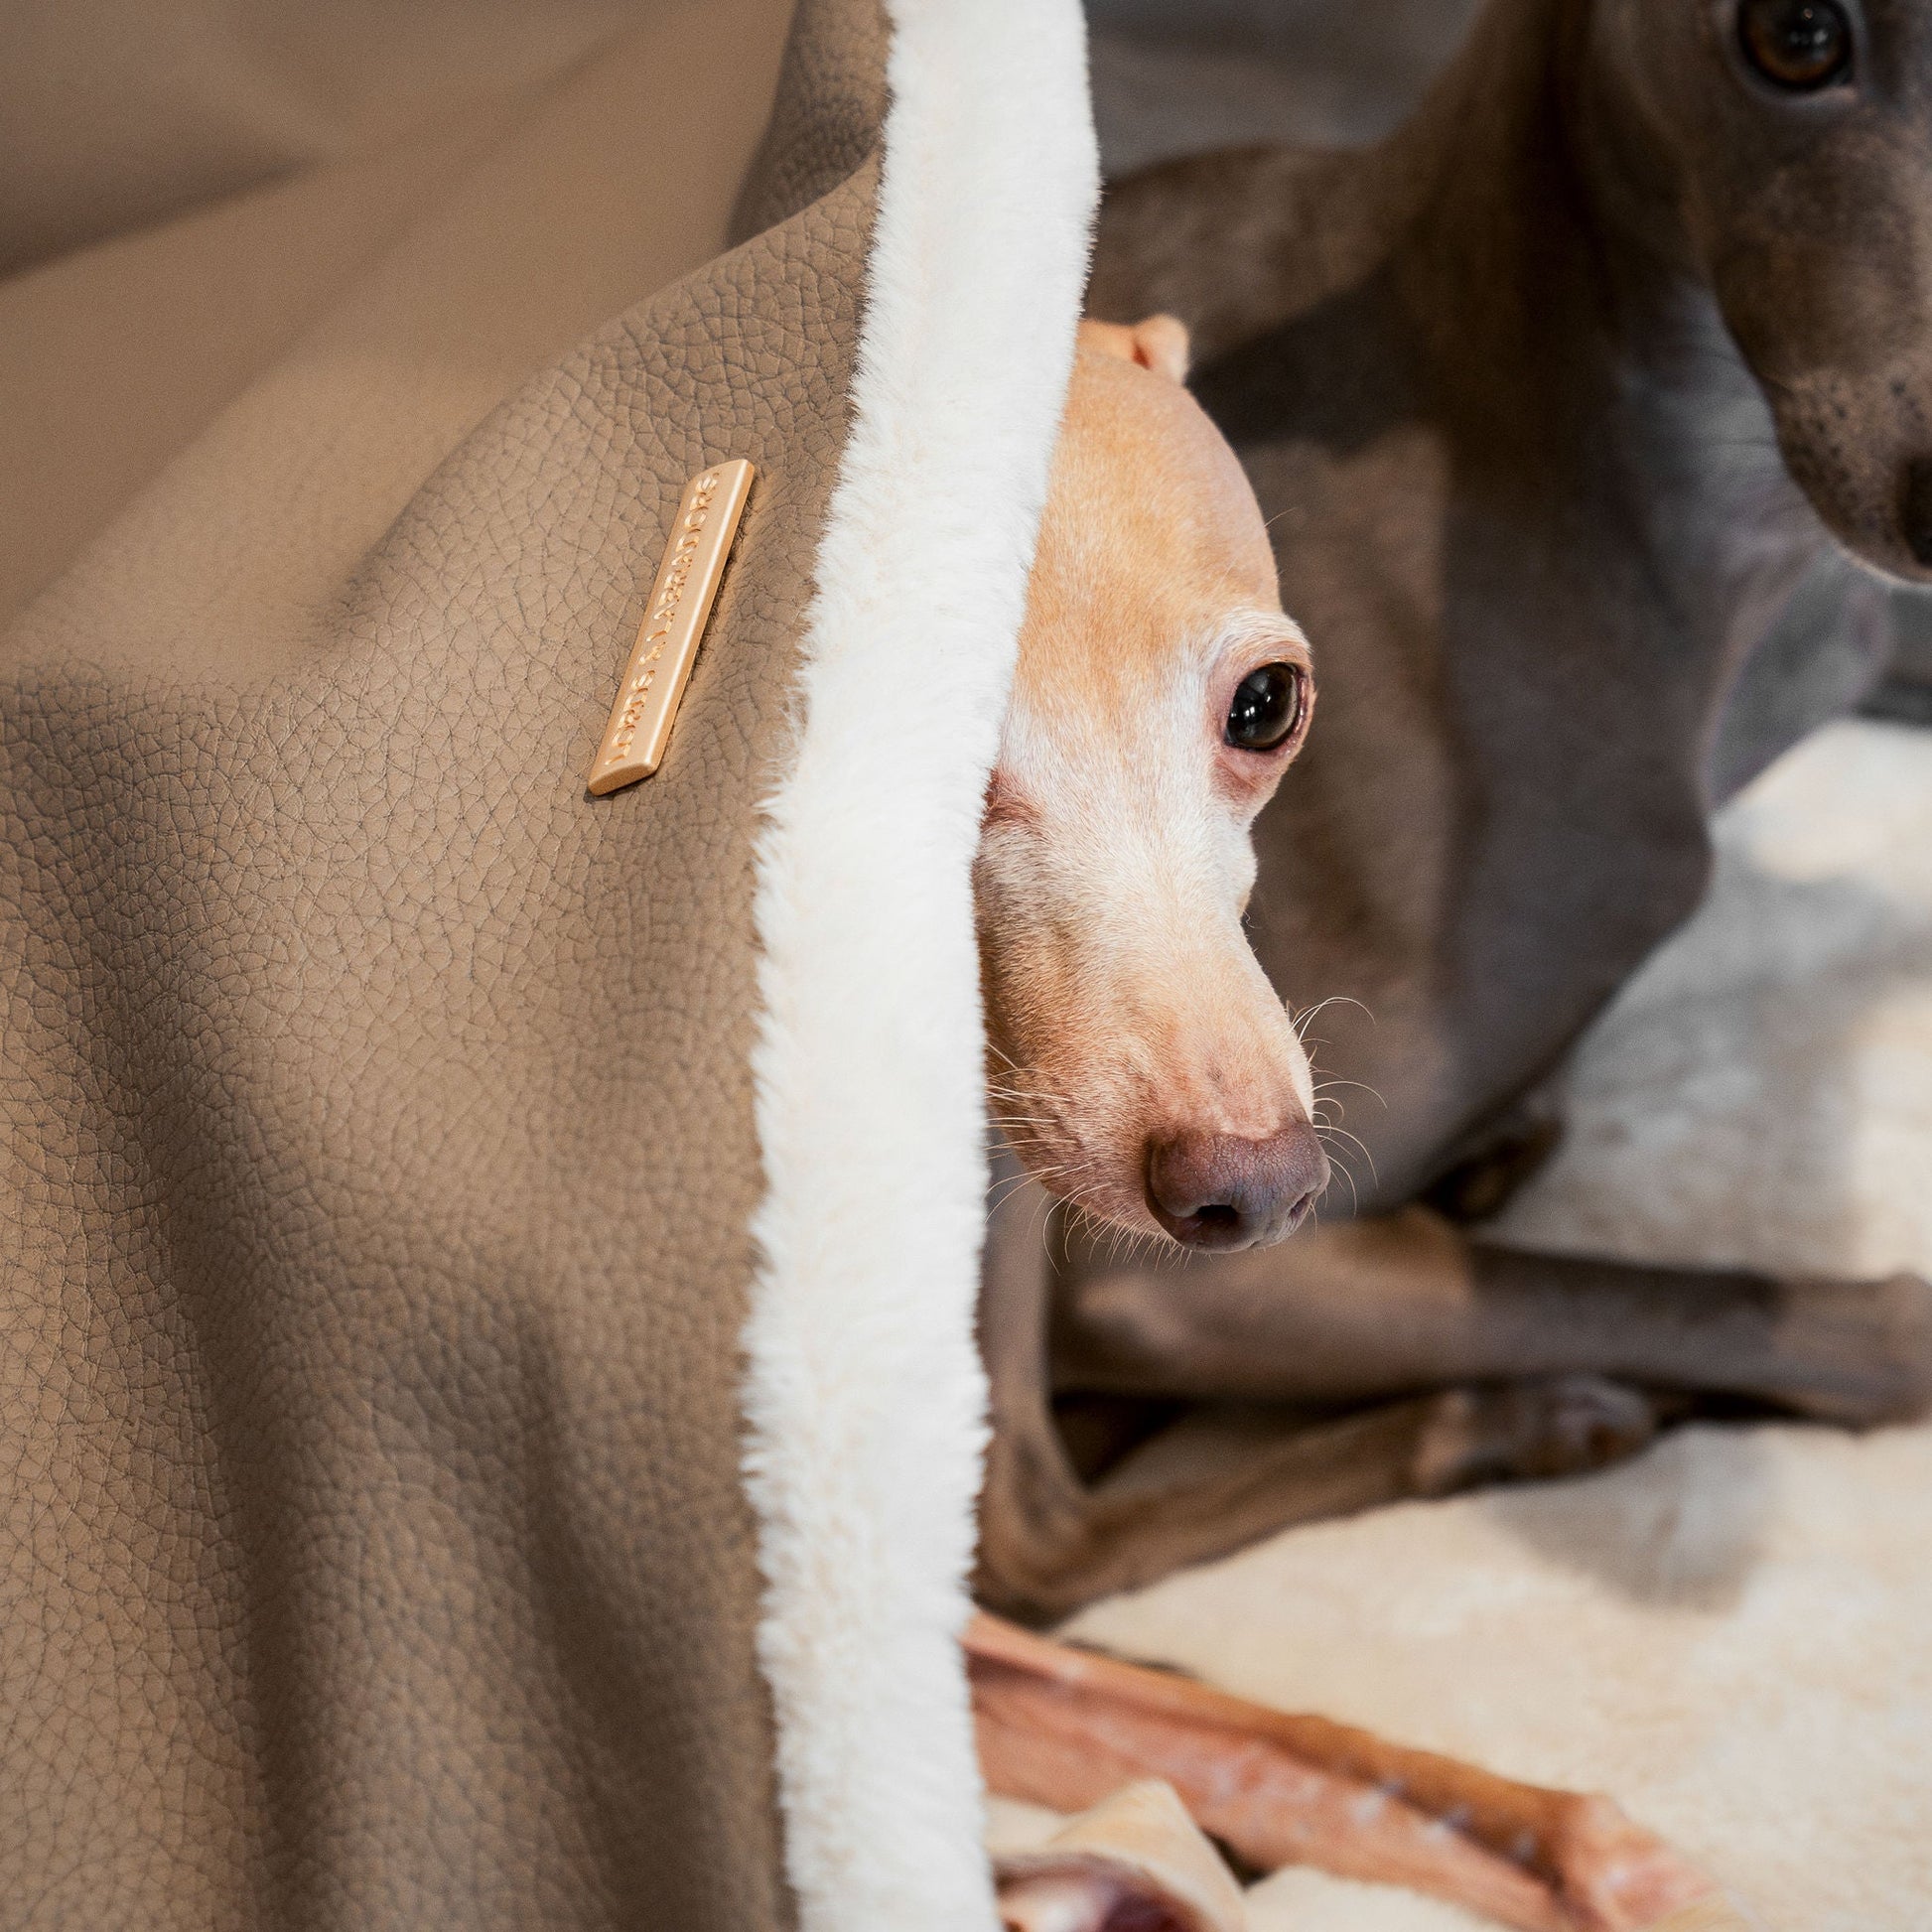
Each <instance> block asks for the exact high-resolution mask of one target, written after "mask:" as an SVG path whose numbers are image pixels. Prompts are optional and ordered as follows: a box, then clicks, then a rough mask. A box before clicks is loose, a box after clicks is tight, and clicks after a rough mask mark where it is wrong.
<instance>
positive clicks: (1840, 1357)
mask: <svg viewBox="0 0 1932 1932" xmlns="http://www.w3.org/2000/svg"><path fill="white" fill-rule="evenodd" d="M1786 1294H1787V1295H1788V1297H1789V1300H1788V1301H1787V1303H1786V1305H1785V1310H1784V1315H1783V1319H1782V1320H1781V1322H1780V1324H1779V1334H1778V1345H1779V1352H1780V1354H1781V1355H1783V1356H1784V1357H1785V1358H1786V1359H1787V1361H1788V1362H1789V1363H1790V1364H1791V1371H1792V1372H1791V1374H1790V1378H1789V1384H1788V1386H1787V1387H1784V1388H1779V1389H1776V1390H1769V1391H1766V1393H1767V1394H1770V1395H1772V1396H1773V1397H1774V1399H1776V1400H1778V1401H1781V1402H1784V1403H1785V1404H1787V1405H1788V1406H1789V1407H1791V1408H1792V1409H1795V1410H1796V1411H1797V1412H1798V1413H1799V1414H1800V1415H1805V1416H1811V1417H1814V1418H1816V1419H1817V1420H1818V1421H1820V1422H1835V1423H1843V1424H1848V1425H1850V1426H1851V1427H1853V1428H1871V1427H1873V1426H1875V1425H1877V1424H1879V1423H1892V1422H1915V1421H1917V1420H1918V1419H1919V1418H1921V1417H1923V1416H1925V1415H1926V1414H1928V1413H1932V1283H1928V1282H1926V1281H1925V1280H1924V1279H1923V1278H1921V1277H1920V1276H1918V1275H1911V1274H1898V1275H1887V1276H1885V1277H1884V1278H1883V1279H1881V1280H1878V1281H1865V1282H1840V1281H1817V1280H1805V1281H1797V1282H1792V1283H1790V1284H1788V1286H1787V1289H1786Z"/></svg>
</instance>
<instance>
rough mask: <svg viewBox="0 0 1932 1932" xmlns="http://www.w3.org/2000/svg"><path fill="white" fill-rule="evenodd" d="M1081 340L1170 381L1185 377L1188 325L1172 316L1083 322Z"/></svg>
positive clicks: (1177, 380) (1102, 352) (1181, 380)
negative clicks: (1141, 319)
mask: <svg viewBox="0 0 1932 1932" xmlns="http://www.w3.org/2000/svg"><path fill="white" fill-rule="evenodd" d="M1080 340H1081V341H1082V342H1083V343H1085V344H1086V345H1087V346H1088V347H1089V348H1097V349H1098V350H1099V351H1100V352H1101V354H1103V355H1117V356H1119V358H1120V359H1121V360H1122V361H1123V362H1138V363H1139V364H1140V365H1141V367H1142V368H1144V369H1152V370H1153V371H1154V373H1155V374H1156V375H1165V376H1166V377H1167V378H1168V380H1169V381H1170V382H1185V381H1186V380H1187V325H1186V324H1185V323H1184V322H1182V321H1180V320H1179V319H1178V318H1177V317H1175V316H1149V317H1148V318H1147V320H1146V321H1145V322H1127V323H1122V322H1083V323H1082V324H1081V325H1080Z"/></svg>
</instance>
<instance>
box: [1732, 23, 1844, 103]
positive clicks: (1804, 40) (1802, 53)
mask: <svg viewBox="0 0 1932 1932" xmlns="http://www.w3.org/2000/svg"><path fill="white" fill-rule="evenodd" d="M1737 37H1738V39H1739V40H1740V41H1741V42H1742V44H1743V49H1744V59H1745V60H1747V61H1748V62H1749V63H1750V64H1751V66H1752V67H1754V68H1755V69H1757V71H1758V72H1759V73H1761V74H1762V75H1763V76H1764V77H1765V79H1766V80H1768V81H1770V83H1771V84H1772V86H1774V87H1783V88H1786V89H1788V90H1790V91H1792V92H1795V93H1811V92H1814V91H1815V90H1816V89H1818V88H1820V87H1829V86H1831V85H1832V84H1833V83H1834V82H1835V81H1839V80H1843V79H1844V78H1845V75H1846V73H1847V71H1848V70H1849V69H1850V68H1851V66H1852V23H1851V21H1849V20H1848V19H1847V18H1846V16H1845V9H1844V8H1843V7H1841V6H1840V5H1839V4H1838V0H1744V4H1743V5H1742V6H1741V7H1740V8H1738V10H1737Z"/></svg>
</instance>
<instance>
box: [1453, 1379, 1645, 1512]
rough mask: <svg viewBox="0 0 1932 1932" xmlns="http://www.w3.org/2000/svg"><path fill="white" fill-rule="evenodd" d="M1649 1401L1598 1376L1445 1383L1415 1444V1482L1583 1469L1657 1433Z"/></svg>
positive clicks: (1464, 1482)
mask: <svg viewBox="0 0 1932 1932" xmlns="http://www.w3.org/2000/svg"><path fill="white" fill-rule="evenodd" d="M1658 1422H1659V1414H1658V1408H1657V1405H1656V1403H1655V1402H1653V1401H1652V1399H1651V1398H1650V1397H1649V1396H1647V1395H1646V1394H1645V1393H1644V1392H1643V1391H1642V1390H1641V1389H1633V1388H1631V1387H1630V1386H1629V1385H1628V1384H1627V1383H1623V1382H1612V1381H1610V1380H1609V1379H1607V1378H1606V1377H1604V1376H1600V1375H1558V1376H1551V1377H1548V1378H1545V1379H1540V1380H1536V1381H1526V1382H1504V1383H1496V1384H1489V1385H1483V1386H1481V1387H1476V1388H1463V1389H1449V1390H1447V1391H1446V1392H1445V1393H1444V1394H1442V1395H1441V1396H1439V1397H1437V1399H1436V1402H1435V1405H1434V1409H1433V1412H1432V1413H1431V1415H1430V1417H1429V1419H1428V1421H1427V1423H1426V1424H1425V1425H1424V1428H1423V1431H1422V1435H1421V1438H1420V1439H1419V1441H1418V1443H1417V1446H1416V1462H1415V1477H1416V1487H1417V1489H1418V1491H1419V1492H1420V1493H1421V1494H1423V1495H1428V1496H1441V1495H1447V1494H1449V1492H1450V1491H1451V1490H1455V1489H1466V1488H1469V1487H1471V1486H1472V1485H1474V1484H1476V1483H1481V1482H1508V1481H1520V1480H1522V1479H1524V1478H1548V1477H1552V1476H1569V1475H1581V1474H1582V1473H1584V1472H1585V1471H1586V1470H1588V1469H1600V1468H1603V1467H1605V1466H1606V1465H1608V1464H1609V1463H1612V1462H1620V1461H1622V1460H1623V1458H1624V1457H1625V1456H1629V1455H1634V1454H1635V1453H1636V1452H1637V1451H1638V1450H1639V1449H1643V1448H1644V1447H1645V1446H1646V1445H1647V1444H1648V1443H1649V1442H1650V1441H1651V1439H1652V1438H1653V1437H1654V1436H1655V1435H1656V1434H1657V1428H1658Z"/></svg>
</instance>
